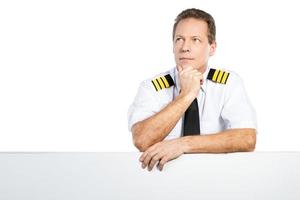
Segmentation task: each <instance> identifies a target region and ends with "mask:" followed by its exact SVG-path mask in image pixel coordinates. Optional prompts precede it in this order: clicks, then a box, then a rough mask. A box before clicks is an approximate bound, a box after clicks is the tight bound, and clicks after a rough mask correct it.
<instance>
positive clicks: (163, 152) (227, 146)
mask: <svg viewBox="0 0 300 200" xmlns="http://www.w3.org/2000/svg"><path fill="white" fill-rule="evenodd" d="M255 144H256V131H255V129H250V128H243V129H229V130H226V131H223V132H220V133H216V134H212V135H199V136H185V137H180V138H176V139H173V140H166V141H162V142H158V143H156V144H154V145H152V146H151V147H150V148H148V149H147V150H146V151H145V152H144V153H143V154H142V156H141V157H140V159H139V160H140V162H142V167H143V168H145V167H146V166H148V170H149V171H150V170H152V168H153V167H154V166H155V165H156V163H158V168H159V169H160V170H162V169H163V166H164V165H165V164H166V163H167V162H168V161H170V160H173V159H175V158H177V157H179V156H181V155H182V154H184V153H230V152H241V151H244V152H250V151H254V149H255Z"/></svg>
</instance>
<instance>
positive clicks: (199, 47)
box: [173, 18, 216, 70]
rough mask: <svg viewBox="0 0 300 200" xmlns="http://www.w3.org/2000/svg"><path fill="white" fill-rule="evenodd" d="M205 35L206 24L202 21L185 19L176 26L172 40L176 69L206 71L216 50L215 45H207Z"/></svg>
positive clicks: (206, 31)
mask: <svg viewBox="0 0 300 200" xmlns="http://www.w3.org/2000/svg"><path fill="white" fill-rule="evenodd" d="M207 33H208V27H207V23H206V22H205V21H203V20H199V19H194V18H187V19H184V20H181V21H180V22H179V23H178V24H177V27H176V30H175V36H174V40H173V53H174V55H175V62H176V65H177V68H178V66H181V67H182V68H183V69H184V68H186V67H188V66H192V67H193V68H194V69H198V70H204V69H206V67H207V63H208V59H209V57H210V56H212V55H213V54H214V52H215V49H216V44H215V43H212V44H211V45H210V44H209V42H208V37H207Z"/></svg>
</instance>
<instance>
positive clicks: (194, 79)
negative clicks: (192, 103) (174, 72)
mask: <svg viewBox="0 0 300 200" xmlns="http://www.w3.org/2000/svg"><path fill="white" fill-rule="evenodd" d="M178 72H179V80H180V88H181V92H180V93H181V94H182V95H187V96H190V97H191V98H192V99H195V98H196V97H197V96H198V93H199V90H200V88H201V85H202V83H203V75H202V73H201V72H199V71H198V70H196V69H194V68H193V67H191V66H187V67H184V68H183V67H182V66H178Z"/></svg>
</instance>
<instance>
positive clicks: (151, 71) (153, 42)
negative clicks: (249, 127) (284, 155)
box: [0, 0, 300, 151]
mask: <svg viewBox="0 0 300 200" xmlns="http://www.w3.org/2000/svg"><path fill="white" fill-rule="evenodd" d="M191 7H196V8H199V9H203V10H205V11H207V12H209V13H210V14H212V16H213V17H214V18H215V21H216V26H217V43H218V47H217V52H216V55H215V56H214V57H212V58H211V60H210V65H211V66H214V67H220V68H227V69H230V70H233V71H235V72H237V73H238V74H239V75H241V76H242V77H243V79H244V82H245V86H246V89H247V91H248V94H249V96H250V99H251V101H252V103H253V105H254V106H255V108H256V111H257V116H258V122H259V124H258V125H259V135H258V138H257V147H256V150H257V151H273V150H300V145H299V143H300V136H299V135H300V133H299V131H298V130H299V128H298V126H299V124H300V122H299V120H300V118H299V113H300V106H299V102H300V97H299V95H298V91H299V89H298V87H299V85H300V84H299V72H300V71H299V69H298V68H299V67H300V65H299V64H300V61H299V51H298V48H299V45H300V39H299V35H300V27H299V19H300V13H299V12H298V11H299V6H298V4H297V1H292V0H285V1H262V0H256V1H253V0H251V1H238V0H236V1H233V0H231V1H221V0H220V1H214V0H210V1H187V0H185V1H132V0H131V1H121V0H120V1H107V2H104V1H87V0H85V1H83V0H82V1H67V0H57V1H53V0H52V1H38V0H36V1H32V0H30V1H13V0H10V1H1V2H0V151H136V149H135V148H134V146H133V145H132V142H131V133H130V132H129V131H128V130H127V110H128V107H129V105H130V104H131V103H132V101H133V98H134V96H135V94H136V92H137V88H138V85H139V83H140V82H141V81H142V80H144V79H146V78H150V77H152V76H154V75H155V74H158V73H160V72H163V71H166V70H168V69H170V68H172V67H174V66H175V65H174V59H173V53H172V39H171V35H172V26H173V22H174V19H175V17H176V16H177V14H178V13H179V12H181V11H182V10H184V9H186V8H191Z"/></svg>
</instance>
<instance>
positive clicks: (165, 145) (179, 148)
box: [139, 138, 184, 171]
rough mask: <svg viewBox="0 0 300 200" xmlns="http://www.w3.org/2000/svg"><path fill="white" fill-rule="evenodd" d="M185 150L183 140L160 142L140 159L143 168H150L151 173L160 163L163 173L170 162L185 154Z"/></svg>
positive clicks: (159, 166)
mask: <svg viewBox="0 0 300 200" xmlns="http://www.w3.org/2000/svg"><path fill="white" fill-rule="evenodd" d="M183 148H184V145H183V144H182V140H181V138H176V139H172V140H165V141H161V142H158V143H156V144H154V145H152V146H151V147H149V148H148V149H147V150H146V151H145V152H144V153H143V154H142V156H141V157H140V159H139V160H140V162H142V168H143V169H144V168H145V167H147V166H148V170H149V171H151V170H152V168H153V167H154V166H155V165H156V164H157V163H158V168H159V170H160V171H161V170H162V169H163V167H164V165H165V164H166V163H167V162H168V161H170V160H173V159H175V158H178V157H179V156H181V155H182V154H183V153H184V150H183Z"/></svg>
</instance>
